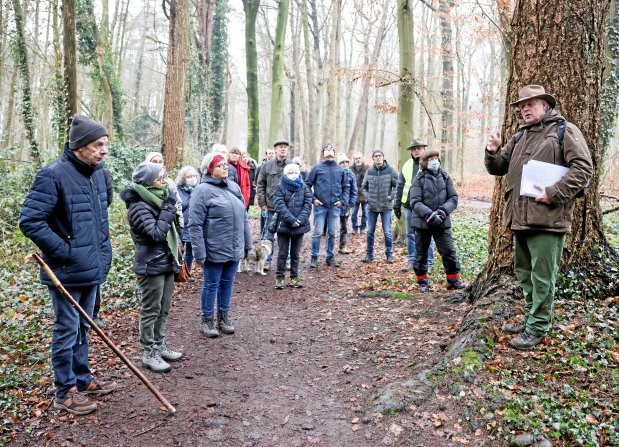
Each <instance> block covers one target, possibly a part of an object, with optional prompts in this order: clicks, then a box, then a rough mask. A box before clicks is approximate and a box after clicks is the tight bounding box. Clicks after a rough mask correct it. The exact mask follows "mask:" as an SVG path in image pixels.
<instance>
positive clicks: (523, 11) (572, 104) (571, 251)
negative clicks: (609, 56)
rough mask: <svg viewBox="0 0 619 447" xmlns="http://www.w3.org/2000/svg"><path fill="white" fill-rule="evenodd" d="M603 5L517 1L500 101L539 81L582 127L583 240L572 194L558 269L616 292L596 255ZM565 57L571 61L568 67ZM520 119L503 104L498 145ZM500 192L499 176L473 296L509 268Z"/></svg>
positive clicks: (599, 246) (602, 246)
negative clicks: (586, 166)
mask: <svg viewBox="0 0 619 447" xmlns="http://www.w3.org/2000/svg"><path fill="white" fill-rule="evenodd" d="M609 4H610V1H609V0H586V1H585V0H579V1H573V0H557V1H556V2H554V3H553V4H552V5H550V4H548V5H547V7H546V8H544V9H543V10H541V9H539V8H538V6H539V4H538V3H537V1H535V0H521V1H520V2H519V3H518V4H517V7H516V9H515V11H514V15H513V18H512V26H511V32H510V41H511V51H512V53H511V58H510V60H509V77H508V82H507V101H506V102H507V103H509V102H510V101H513V99H515V98H517V97H518V90H519V89H520V88H521V87H523V86H524V85H527V84H533V83H536V84H542V85H543V86H544V87H545V88H546V91H547V92H550V93H552V94H554V95H555V97H556V98H557V101H558V107H557V108H558V109H559V110H560V111H561V112H562V114H563V115H564V116H565V118H566V119H567V120H568V121H570V122H573V123H574V124H576V125H577V126H578V127H579V128H580V130H581V131H582V133H583V135H584V137H585V139H586V141H587V144H588V146H589V150H590V152H591V158H592V159H593V166H594V169H595V173H594V176H593V178H592V180H591V184H590V185H589V188H588V192H587V197H586V201H587V219H586V227H585V230H586V231H585V232H586V241H585V242H584V243H582V242H580V241H579V240H580V234H581V230H582V225H581V223H582V217H583V209H584V202H583V199H578V200H577V201H576V209H575V213H574V219H573V221H572V222H573V224H572V232H571V234H569V235H568V238H567V241H566V245H565V249H564V251H563V259H562V266H563V268H565V269H569V270H571V271H575V272H586V275H585V276H586V278H588V280H589V281H594V282H595V284H597V285H599V287H600V289H601V290H600V294H601V295H602V296H611V295H612V294H617V290H616V288H617V286H616V281H615V280H613V279H611V278H609V275H612V274H613V270H612V269H611V268H608V267H609V266H608V265H605V264H606V261H604V262H602V263H601V262H600V260H599V258H598V256H599V255H598V254H596V253H611V252H612V250H610V248H609V246H608V243H607V241H606V237H605V235H604V232H603V229H602V215H601V210H600V196H599V191H598V187H599V178H600V168H601V165H602V159H601V157H600V151H601V144H600V139H599V136H600V123H601V121H600V98H601V94H602V73H603V69H604V61H605V57H606V53H605V48H604V30H605V22H606V17H607V14H608V8H609ZM568 12H569V13H568ZM529 36H538V39H537V40H536V41H535V43H532V42H531V41H530V38H529ZM565 61H570V62H569V64H566V63H565ZM566 86H569V88H568V87H566ZM520 122H521V119H520V115H519V114H518V113H517V112H516V111H515V110H514V109H513V108H511V107H509V106H507V105H506V106H505V122H504V123H503V132H502V133H503V136H504V137H503V140H504V142H506V141H507V140H508V138H510V137H511V135H513V134H514V133H515V131H516V129H517V126H518V124H519V123H520ZM504 190H505V181H504V178H497V180H496V183H495V189H494V200H493V202H492V208H491V211H490V230H489V240H488V251H489V256H488V262H487V263H486V266H485V268H484V270H483V271H482V272H481V274H480V275H479V276H478V278H477V280H476V282H475V284H473V290H472V292H473V293H472V295H471V298H472V299H473V300H476V299H479V298H480V297H482V296H485V294H486V293H485V292H487V291H488V290H491V284H493V283H495V282H496V280H497V278H499V277H500V276H501V275H503V274H511V272H512V264H513V257H512V233H511V231H509V230H508V229H507V228H506V227H505V226H504V222H503V217H502V211H503V207H504V201H503V191H504ZM612 253H613V254H612V255H611V256H610V258H611V259H614V260H615V262H616V259H617V258H616V254H615V253H614V252H612ZM602 256H604V255H602ZM583 287H584V285H583Z"/></svg>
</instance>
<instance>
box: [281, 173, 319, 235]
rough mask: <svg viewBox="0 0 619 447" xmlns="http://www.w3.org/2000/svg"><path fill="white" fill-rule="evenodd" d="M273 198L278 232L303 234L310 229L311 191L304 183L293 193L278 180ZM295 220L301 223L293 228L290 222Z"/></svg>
mask: <svg viewBox="0 0 619 447" xmlns="http://www.w3.org/2000/svg"><path fill="white" fill-rule="evenodd" d="M293 194H294V196H293ZM274 198H275V211H277V213H278V216H279V226H278V228H277V233H278V234H279V233H281V234H304V233H307V232H308V231H309V230H310V222H309V216H310V213H311V212H312V192H311V191H310V190H309V188H308V187H307V185H306V184H305V183H303V184H302V185H301V187H300V188H299V189H298V190H297V191H296V192H294V193H293V192H292V191H290V190H289V189H287V188H286V187H285V186H284V185H282V182H281V181H280V183H279V184H278V185H277V186H276V187H275V196H274ZM296 220H299V222H301V225H299V226H298V227H296V228H293V227H292V224H294V223H295V221H296Z"/></svg>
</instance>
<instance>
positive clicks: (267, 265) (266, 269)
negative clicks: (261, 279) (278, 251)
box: [264, 261, 271, 272]
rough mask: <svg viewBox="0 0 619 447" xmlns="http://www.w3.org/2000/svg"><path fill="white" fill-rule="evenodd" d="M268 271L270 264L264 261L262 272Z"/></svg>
mask: <svg viewBox="0 0 619 447" xmlns="http://www.w3.org/2000/svg"><path fill="white" fill-rule="evenodd" d="M269 270H271V263H270V262H269V261H266V262H265V263H264V271H265V272H268V271H269Z"/></svg>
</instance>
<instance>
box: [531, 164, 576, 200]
mask: <svg viewBox="0 0 619 447" xmlns="http://www.w3.org/2000/svg"><path fill="white" fill-rule="evenodd" d="M569 170H570V168H566V167H565V166H559V165H555V164H552V163H545V162H543V161H537V160H531V161H529V162H528V163H526V164H525V165H523V166H522V179H521V181H520V195H522V196H527V197H538V196H539V195H540V194H541V193H542V191H541V190H540V189H539V188H536V187H535V185H540V186H542V187H546V186H551V185H554V184H555V183H557V182H558V181H559V180H561V177H563V176H564V175H565V174H567V173H568V172H569Z"/></svg>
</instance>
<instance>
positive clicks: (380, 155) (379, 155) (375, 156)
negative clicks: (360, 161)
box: [372, 154, 383, 158]
mask: <svg viewBox="0 0 619 447" xmlns="http://www.w3.org/2000/svg"><path fill="white" fill-rule="evenodd" d="M372 157H374V158H383V155H382V154H376V155H372Z"/></svg>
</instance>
